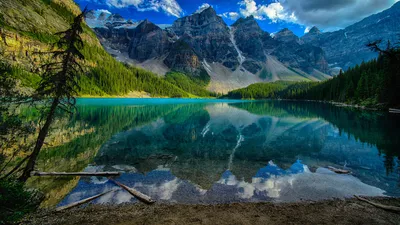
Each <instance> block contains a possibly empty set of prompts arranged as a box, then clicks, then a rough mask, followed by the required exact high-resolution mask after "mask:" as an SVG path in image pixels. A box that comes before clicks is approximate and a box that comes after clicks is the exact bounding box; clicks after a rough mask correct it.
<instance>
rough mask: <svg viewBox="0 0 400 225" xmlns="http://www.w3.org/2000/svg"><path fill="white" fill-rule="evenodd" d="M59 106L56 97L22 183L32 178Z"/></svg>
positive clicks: (21, 179) (23, 175)
mask: <svg viewBox="0 0 400 225" xmlns="http://www.w3.org/2000/svg"><path fill="white" fill-rule="evenodd" d="M58 104H59V97H56V98H55V99H54V100H53V103H52V104H51V108H50V112H49V114H48V115H47V118H46V123H45V124H44V126H43V127H42V129H40V132H39V136H38V138H37V140H36V145H35V148H34V149H33V152H32V154H31V156H30V157H29V160H28V163H27V164H26V167H25V169H24V172H23V173H22V175H21V177H20V178H19V181H21V182H26V180H28V178H29V177H30V176H31V172H32V171H33V170H34V168H35V164H36V159H37V157H38V156H39V153H40V150H41V149H42V147H43V144H44V140H45V139H46V136H47V133H48V132H49V128H50V125H51V123H52V122H53V119H54V115H55V113H56V109H57V107H58Z"/></svg>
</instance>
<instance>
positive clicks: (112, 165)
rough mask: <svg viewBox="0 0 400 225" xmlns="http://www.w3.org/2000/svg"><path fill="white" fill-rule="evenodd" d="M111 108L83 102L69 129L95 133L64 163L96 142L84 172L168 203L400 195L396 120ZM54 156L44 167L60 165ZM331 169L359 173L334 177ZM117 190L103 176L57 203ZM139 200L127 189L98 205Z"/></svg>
mask: <svg viewBox="0 0 400 225" xmlns="http://www.w3.org/2000/svg"><path fill="white" fill-rule="evenodd" d="M106 101H107V100H103V101H99V100H96V101H95V104H93V102H90V100H85V102H82V101H81V102H80V105H78V112H79V113H78V114H77V115H75V116H74V118H72V119H71V121H75V122H76V123H84V124H87V125H88V126H93V127H95V128H96V129H95V130H96V131H95V132H94V133H92V134H90V135H88V136H87V140H86V139H85V137H86V136H84V137H82V138H81V139H80V140H79V141H76V142H73V143H74V144H71V143H69V146H68V149H75V151H77V153H73V151H72V150H69V151H70V152H68V153H63V154H64V157H63V158H61V159H59V160H60V162H61V161H62V160H63V159H65V155H68V157H70V158H71V160H73V157H75V155H76V157H78V156H79V157H82V154H83V153H84V152H85V146H86V145H88V146H89V145H90V143H93V141H95V140H97V142H98V143H99V144H100V143H101V144H100V146H101V147H100V149H98V150H97V153H95V154H94V156H92V155H93V154H91V155H90V154H89V155H90V157H91V158H88V159H87V160H85V161H84V162H90V165H88V164H87V163H86V165H82V166H83V168H86V169H85V170H86V171H123V172H124V174H123V175H122V176H121V177H119V178H118V179H117V180H118V181H120V182H121V183H124V184H126V185H128V186H130V187H134V188H136V189H138V190H139V191H141V192H143V193H145V194H148V195H149V196H151V197H153V198H154V199H156V200H158V201H161V202H167V203H175V202H178V203H230V202H259V201H277V202H293V201H301V200H320V199H328V198H336V197H337V198H342V197H351V196H353V195H354V194H357V195H366V196H381V195H389V196H400V190H399V187H398V182H399V163H398V161H399V158H398V156H399V149H398V147H397V146H399V144H400V143H399V142H400V141H399V139H398V136H400V132H399V129H400V118H399V117H398V116H396V115H389V114H385V113H375V112H363V111H357V110H353V109H346V108H339V107H335V106H331V105H329V104H321V103H307V102H287V101H260V102H223V101H218V102H212V101H209V102H207V101H201V102H198V103H194V102H189V103H188V102H182V100H181V102H176V103H174V101H173V100H168V101H169V102H168V104H166V103H165V104H158V103H157V101H155V102H153V103H152V104H146V105H143V104H142V103H141V102H135V100H130V101H129V100H124V102H123V103H121V105H118V104H117V103H118V102H115V101H118V100H113V104H112V105H107V102H106ZM159 101H162V100H159ZM100 103H101V104H100ZM109 121H112V122H109ZM100 137H101V138H100ZM91 148H92V149H93V147H92V146H91ZM57 150H59V149H53V150H51V151H52V154H49V153H48V154H47V155H46V154H43V157H42V160H43V161H46V162H49V161H51V160H53V159H52V158H51V157H53V158H57V155H58V154H61V153H60V152H62V151H57ZM49 151H50V150H49ZM78 152H79V153H78ZM88 157H89V156H88ZM77 163H79V161H78V162H77ZM293 163H294V164H293ZM327 166H334V167H337V168H345V169H349V170H351V171H352V172H353V173H352V175H339V174H335V173H333V172H331V171H329V170H327V169H325V168H326V167H327ZM111 188H116V187H115V185H114V184H113V183H111V182H109V181H108V180H107V179H106V178H102V179H101V178H82V179H80V180H79V181H78V182H77V184H76V185H75V187H74V188H73V189H72V190H71V191H70V193H69V194H67V195H66V197H65V198H64V199H63V200H62V201H61V202H60V203H59V205H64V204H68V203H70V202H73V201H77V200H80V199H83V198H86V197H89V196H92V195H95V194H98V193H101V192H103V191H105V190H108V189H111ZM135 201H136V200H135V199H134V198H132V197H131V196H130V195H129V194H128V193H126V192H124V191H121V190H120V191H116V192H114V193H113V194H108V195H106V196H103V197H102V198H100V199H98V200H97V201H96V202H98V203H123V202H135Z"/></svg>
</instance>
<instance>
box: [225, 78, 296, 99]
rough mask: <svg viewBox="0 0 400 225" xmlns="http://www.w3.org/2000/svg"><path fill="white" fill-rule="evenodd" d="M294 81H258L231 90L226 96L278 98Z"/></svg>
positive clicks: (237, 97)
mask: <svg viewBox="0 0 400 225" xmlns="http://www.w3.org/2000/svg"><path fill="white" fill-rule="evenodd" d="M290 84H293V82H289V81H277V82H273V83H257V84H252V85H250V86H248V87H246V88H242V89H238V90H234V91H231V92H229V93H228V94H227V95H226V96H225V97H228V98H233V99H267V98H277V97H279V96H278V95H277V94H278V93H279V92H280V91H283V90H284V89H285V88H287V87H288V86H289V85H290Z"/></svg>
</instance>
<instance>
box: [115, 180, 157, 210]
mask: <svg viewBox="0 0 400 225" xmlns="http://www.w3.org/2000/svg"><path fill="white" fill-rule="evenodd" d="M110 180H111V181H112V182H114V183H115V184H116V185H118V186H120V187H121V188H123V189H125V190H126V191H127V192H129V193H130V194H131V195H133V196H134V197H135V198H137V199H138V200H139V201H141V202H144V203H146V204H153V203H155V202H156V201H154V200H153V199H151V197H149V196H147V195H145V194H143V193H141V192H139V191H137V190H135V189H134V188H130V187H128V186H126V185H124V184H121V183H119V182H118V181H115V180H113V179H110Z"/></svg>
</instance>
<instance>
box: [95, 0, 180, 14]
mask: <svg viewBox="0 0 400 225" xmlns="http://www.w3.org/2000/svg"><path fill="white" fill-rule="evenodd" d="M92 1H96V0H92ZM104 3H105V4H107V5H108V6H110V7H116V8H126V7H134V8H136V9H137V10H138V11H141V12H144V11H156V12H160V11H163V12H164V13H166V14H167V15H170V16H175V17H178V18H179V17H181V16H182V15H183V10H182V8H181V6H180V5H179V4H178V2H177V1H176V0H105V2H104Z"/></svg>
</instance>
